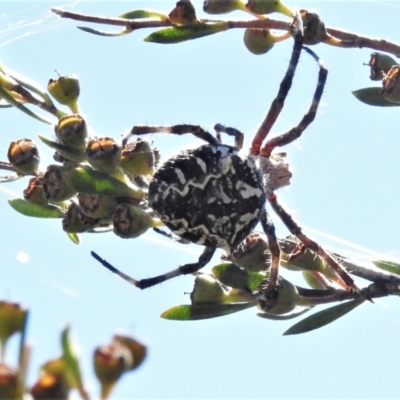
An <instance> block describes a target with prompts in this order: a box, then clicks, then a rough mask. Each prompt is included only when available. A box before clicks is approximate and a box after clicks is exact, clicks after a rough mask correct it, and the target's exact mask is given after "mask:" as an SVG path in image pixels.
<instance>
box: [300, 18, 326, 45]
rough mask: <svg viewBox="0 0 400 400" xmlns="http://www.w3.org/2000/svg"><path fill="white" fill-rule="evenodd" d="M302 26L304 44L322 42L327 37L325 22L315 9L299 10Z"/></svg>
mask: <svg viewBox="0 0 400 400" xmlns="http://www.w3.org/2000/svg"><path fill="white" fill-rule="evenodd" d="M300 15H301V18H302V20H303V26H304V39H303V43H304V44H305V45H313V44H318V43H321V42H323V41H324V40H325V39H326V38H327V37H328V33H327V31H326V27H325V23H324V21H323V20H322V19H321V17H320V15H319V14H318V13H317V12H315V11H307V10H300Z"/></svg>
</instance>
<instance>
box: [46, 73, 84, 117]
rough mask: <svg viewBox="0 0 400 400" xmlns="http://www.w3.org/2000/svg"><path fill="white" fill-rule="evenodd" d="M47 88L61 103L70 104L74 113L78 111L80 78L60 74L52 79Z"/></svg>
mask: <svg viewBox="0 0 400 400" xmlns="http://www.w3.org/2000/svg"><path fill="white" fill-rule="evenodd" d="M47 90H48V91H49V93H50V94H51V95H52V96H53V98H54V99H55V100H57V101H58V102H59V103H60V104H64V105H66V106H68V107H69V108H70V109H71V111H72V112H73V113H78V112H79V108H78V97H79V92H80V85H79V79H78V77H77V76H75V75H69V76H60V77H59V78H58V79H50V80H49V83H48V84H47Z"/></svg>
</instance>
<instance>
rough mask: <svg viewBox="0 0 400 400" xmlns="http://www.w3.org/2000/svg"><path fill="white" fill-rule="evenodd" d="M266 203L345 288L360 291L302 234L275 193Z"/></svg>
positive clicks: (323, 251)
mask: <svg viewBox="0 0 400 400" xmlns="http://www.w3.org/2000/svg"><path fill="white" fill-rule="evenodd" d="M268 202H269V204H270V205H271V207H272V208H273V210H274V211H275V213H276V214H277V215H278V216H279V218H280V219H281V220H282V222H283V223H284V224H285V225H286V227H287V228H288V229H289V231H290V233H291V234H292V235H295V236H296V237H297V238H298V239H299V240H300V241H301V242H302V243H303V244H304V245H305V246H306V247H308V248H309V249H310V250H312V251H314V252H315V253H316V254H317V255H318V256H320V257H321V258H322V259H323V260H324V261H325V262H326V263H327V264H328V265H329V267H330V268H331V269H332V270H333V271H335V273H336V274H337V275H338V276H339V277H340V278H341V280H342V281H343V283H344V284H345V287H347V288H352V289H354V290H355V291H357V292H360V289H359V288H358V287H357V286H356V284H355V283H354V281H353V279H352V278H351V277H350V275H349V274H348V273H347V272H346V271H345V270H344V269H343V268H342V267H341V266H340V265H339V264H338V263H337V262H336V261H335V260H334V259H333V258H332V257H331V256H330V255H329V254H328V253H327V252H326V251H325V250H324V249H323V248H322V247H321V246H320V245H319V244H318V243H317V242H315V241H314V240H312V239H310V238H309V237H308V236H307V235H305V234H304V233H303V232H302V229H301V228H300V227H299V225H297V224H296V222H295V221H294V220H293V218H292V216H291V215H290V214H289V213H288V212H287V211H286V210H285V209H284V208H283V207H282V206H281V204H279V202H278V199H277V197H276V194H275V193H272V194H270V195H269V196H268Z"/></svg>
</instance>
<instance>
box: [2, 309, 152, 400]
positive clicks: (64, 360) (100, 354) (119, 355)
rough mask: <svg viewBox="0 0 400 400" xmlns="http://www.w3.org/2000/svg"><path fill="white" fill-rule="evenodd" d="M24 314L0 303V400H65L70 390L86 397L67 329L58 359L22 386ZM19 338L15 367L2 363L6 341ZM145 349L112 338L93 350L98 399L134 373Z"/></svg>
mask: <svg viewBox="0 0 400 400" xmlns="http://www.w3.org/2000/svg"><path fill="white" fill-rule="evenodd" d="M27 318H28V311H27V310H26V309H24V308H22V307H21V306H20V305H19V304H16V303H10V302H8V301H0V346H1V347H0V350H1V352H0V399H22V398H25V396H26V395H27V394H28V393H29V394H30V396H31V398H32V399H34V400H42V399H68V398H70V392H71V391H72V390H74V389H75V390H78V391H79V393H80V397H81V398H83V399H88V398H89V395H88V393H87V391H86V389H85V385H84V382H83V378H82V374H81V369H80V363H79V360H78V358H77V355H76V353H75V350H74V346H73V344H72V341H71V335H70V329H69V327H67V328H65V329H64V330H63V331H62V333H61V347H62V354H61V356H59V357H57V358H55V359H52V360H49V361H47V362H45V363H44V364H43V365H42V366H41V367H40V371H39V377H38V380H37V381H36V383H34V384H33V385H32V386H31V387H30V388H28V385H27V384H26V383H25V378H26V376H25V372H26V369H27V367H28V364H29V354H30V348H29V346H28V345H27V344H26V342H25V340H26V328H27ZM18 334H19V337H20V346H19V349H20V354H19V355H18V366H16V367H12V366H10V365H8V363H7V362H6V348H7V344H8V342H9V339H10V338H12V337H14V336H16V335H18ZM146 354H147V347H146V346H145V345H144V344H143V343H141V342H139V341H138V340H136V339H134V338H132V337H127V336H121V335H115V336H114V337H113V339H112V342H111V344H108V345H105V346H100V347H97V348H96V349H95V351H94V353H93V358H92V360H93V368H94V371H95V374H96V377H97V379H98V381H99V384H100V392H101V396H99V397H100V398H102V399H108V398H109V395H110V392H111V390H112V388H113V387H114V386H115V384H116V383H117V382H118V380H119V379H120V378H121V376H122V375H123V374H125V373H126V372H130V371H134V370H136V369H137V368H138V367H139V366H140V365H141V364H142V363H143V361H144V360H145V358H146Z"/></svg>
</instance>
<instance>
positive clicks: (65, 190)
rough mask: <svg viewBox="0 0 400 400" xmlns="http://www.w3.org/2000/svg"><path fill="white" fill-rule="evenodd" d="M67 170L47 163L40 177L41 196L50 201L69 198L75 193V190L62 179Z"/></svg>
mask: <svg viewBox="0 0 400 400" xmlns="http://www.w3.org/2000/svg"><path fill="white" fill-rule="evenodd" d="M67 171H68V169H67V168H65V167H62V166H60V165H49V166H48V167H47V171H46V173H45V174H44V175H43V178H42V185H43V197H44V199H45V200H47V201H50V202H60V201H64V200H68V199H70V198H71V197H72V196H74V195H75V193H76V192H75V190H73V189H71V188H70V187H69V186H68V185H67V184H66V182H65V181H64V179H63V175H64V174H65V173H66V172H67Z"/></svg>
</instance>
